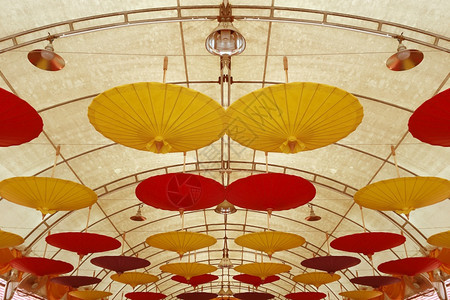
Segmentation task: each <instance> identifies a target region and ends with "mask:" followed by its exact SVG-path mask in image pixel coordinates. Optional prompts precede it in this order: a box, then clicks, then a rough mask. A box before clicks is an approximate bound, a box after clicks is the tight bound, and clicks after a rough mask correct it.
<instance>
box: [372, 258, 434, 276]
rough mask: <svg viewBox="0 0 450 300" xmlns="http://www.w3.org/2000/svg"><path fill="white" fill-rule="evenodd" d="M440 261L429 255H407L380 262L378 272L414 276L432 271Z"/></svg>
mask: <svg viewBox="0 0 450 300" xmlns="http://www.w3.org/2000/svg"><path fill="white" fill-rule="evenodd" d="M441 264H442V263H441V261H439V260H438V259H436V258H431V257H408V258H403V259H396V260H391V261H387V262H384V263H382V264H381V265H379V266H378V270H379V271H380V272H383V273H386V274H391V275H407V276H414V275H416V274H419V273H425V272H430V271H433V270H434V269H437V268H439V267H440V266H441Z"/></svg>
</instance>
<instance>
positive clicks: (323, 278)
mask: <svg viewBox="0 0 450 300" xmlns="http://www.w3.org/2000/svg"><path fill="white" fill-rule="evenodd" d="M339 279H341V276H339V275H338V274H329V273H326V272H310V273H303V274H300V275H297V276H294V277H293V278H292V280H294V281H295V282H299V283H303V284H312V285H314V286H315V287H316V288H319V287H320V286H321V285H322V284H327V283H330V282H334V281H338V280H339Z"/></svg>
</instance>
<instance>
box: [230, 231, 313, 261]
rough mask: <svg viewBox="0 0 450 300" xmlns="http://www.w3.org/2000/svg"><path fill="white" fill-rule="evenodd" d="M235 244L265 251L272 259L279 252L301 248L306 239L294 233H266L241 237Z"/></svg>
mask: <svg viewBox="0 0 450 300" xmlns="http://www.w3.org/2000/svg"><path fill="white" fill-rule="evenodd" d="M234 242H235V243H236V244H238V245H239V246H242V247H246V248H250V249H253V250H257V251H263V252H265V253H267V255H268V256H269V257H270V258H271V257H272V254H274V253H275V252H277V251H282V250H288V249H292V248H296V247H300V246H301V245H303V244H304V243H305V239H304V238H303V237H301V236H299V235H296V234H293V233H287V232H280V231H265V232H255V233H249V234H244V235H241V236H239V237H237V238H236V239H235V240H234Z"/></svg>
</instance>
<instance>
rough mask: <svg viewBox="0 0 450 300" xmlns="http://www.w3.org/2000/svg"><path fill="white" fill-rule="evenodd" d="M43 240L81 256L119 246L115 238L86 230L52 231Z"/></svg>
mask: <svg viewBox="0 0 450 300" xmlns="http://www.w3.org/2000/svg"><path fill="white" fill-rule="evenodd" d="M45 241H46V242H47V243H49V244H50V245H52V246H54V247H58V248H61V249H64V250H67V251H72V252H76V253H77V254H78V255H81V256H83V255H86V254H88V253H96V252H104V251H109V250H114V249H117V248H119V247H120V246H121V243H120V242H119V241H118V240H116V239H115V238H112V237H109V236H107V235H101V234H97V233H88V232H61V233H54V234H51V235H49V236H47V237H46V238H45Z"/></svg>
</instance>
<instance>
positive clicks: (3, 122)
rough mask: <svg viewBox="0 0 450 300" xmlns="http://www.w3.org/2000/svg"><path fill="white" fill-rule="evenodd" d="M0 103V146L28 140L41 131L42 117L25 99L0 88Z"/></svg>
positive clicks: (17, 143)
mask: <svg viewBox="0 0 450 300" xmlns="http://www.w3.org/2000/svg"><path fill="white" fill-rule="evenodd" d="M0 104H1V105H0V147H8V146H14V145H20V144H23V143H26V142H29V141H31V140H32V139H34V138H36V137H38V136H39V134H40V133H41V132H42V127H43V126H44V124H43V122H42V118H41V117H40V116H39V114H38V113H37V112H36V110H35V109H34V108H33V107H32V106H31V105H30V104H28V103H27V102H26V101H24V100H22V99H20V98H19V97H17V96H16V95H14V94H12V93H10V92H8V91H6V90H4V89H2V88H0Z"/></svg>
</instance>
